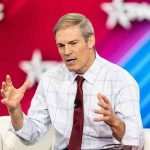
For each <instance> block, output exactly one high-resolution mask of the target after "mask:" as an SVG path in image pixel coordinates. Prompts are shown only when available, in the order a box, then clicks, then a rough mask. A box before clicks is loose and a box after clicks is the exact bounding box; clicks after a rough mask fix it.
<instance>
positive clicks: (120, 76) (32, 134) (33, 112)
mask: <svg viewBox="0 0 150 150" xmlns="http://www.w3.org/2000/svg"><path fill="white" fill-rule="evenodd" d="M76 76H77V74H76V73H75V72H69V71H68V70H67V68H66V66H65V65H64V64H61V65H60V66H57V67H56V68H55V69H53V70H50V71H47V72H46V73H45V74H44V75H43V77H42V79H41V81H40V83H39V85H38V88H37V90H36V93H35V95H34V97H33V99H32V102H31V107H30V109H29V111H28V115H27V116H24V126H23V128H22V129H20V130H18V131H16V132H15V133H16V134H17V135H18V136H20V137H22V138H23V139H24V140H25V141H26V142H27V143H35V142H36V141H37V140H38V139H39V138H40V137H41V136H42V135H43V134H44V133H45V132H46V131H47V130H48V129H49V128H50V127H53V128H54V130H55V133H56V142H55V148H54V149H55V150H57V149H58V150H61V149H64V148H66V147H67V146H68V143H69V138H70V135H71V130H72V123H73V112H74V100H75V95H76V90H77V84H76V82H75V78H76ZM83 77H84V78H85V81H84V82H83V86H82V87H83V101H84V127H83V138H82V149H84V150H85V149H86V150H90V149H91V150H94V149H95V150H96V149H100V148H102V147H103V146H104V145H106V144H112V143H115V142H116V140H114V138H113V136H112V131H111V128H110V127H109V126H108V125H107V124H106V123H105V122H94V121H93V119H94V118H95V117H100V115H98V114H96V113H94V109H96V108H97V109H100V107H99V106H98V104H97V103H98V98H97V93H99V92H100V93H101V94H103V95H105V96H106V97H107V98H108V99H109V101H110V103H111V105H112V108H113V110H114V112H115V113H116V115H117V116H118V117H120V118H121V119H122V120H123V121H124V122H125V126H126V128H125V135H124V137H123V139H122V143H123V144H125V145H134V146H138V145H139V143H140V139H142V138H143V128H142V122H141V115H140V108H139V88H138V85H137V83H136V81H135V80H134V79H133V78H132V77H131V76H130V75H129V73H128V72H127V71H125V70H124V69H122V68H121V67H119V66H117V65H115V64H113V63H110V62H109V61H107V60H105V59H103V58H101V57H100V56H99V55H98V54H96V59H95V61H94V63H93V64H92V66H91V67H90V68H89V69H88V70H87V72H85V73H84V74H83ZM11 130H13V129H11Z"/></svg>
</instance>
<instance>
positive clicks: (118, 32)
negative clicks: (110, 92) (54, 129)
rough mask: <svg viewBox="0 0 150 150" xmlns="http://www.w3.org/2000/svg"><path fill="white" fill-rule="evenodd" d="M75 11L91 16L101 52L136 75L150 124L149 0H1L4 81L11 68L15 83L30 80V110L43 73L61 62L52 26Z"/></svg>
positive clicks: (0, 72) (0, 110)
mask: <svg viewBox="0 0 150 150" xmlns="http://www.w3.org/2000/svg"><path fill="white" fill-rule="evenodd" d="M70 12H78V13H83V14H85V15H86V16H87V17H88V18H90V20H91V21H92V23H93V26H94V28H95V33H96V49H97V52H98V53H99V54H100V55H101V56H102V57H104V58H106V59H108V60H109V61H111V62H113V63H116V64H119V65H120V66H122V67H124V68H125V69H127V70H128V71H129V72H130V73H131V75H133V76H134V78H135V79H136V80H137V82H138V84H139V87H140V92H141V99H140V103H141V114H142V120H143V125H144V127H150V0H130V1H123V0H75V1H70V0H55V1H50V0H44V1H41V0H0V83H1V82H2V81H3V80H4V79H5V75H6V74H10V75H11V77H12V80H13V83H14V85H15V87H19V86H20V85H22V83H23V82H24V80H25V79H26V78H28V79H30V80H31V82H32V84H31V87H30V89H29V90H28V91H27V92H26V94H25V97H24V99H23V100H22V102H21V103H22V109H23V111H24V112H25V113H26V112H27V110H28V108H29V106H30V102H31V98H32V96H33V94H34V92H35V89H36V87H37V83H38V81H39V79H40V77H41V74H42V73H43V72H44V71H45V70H46V69H48V68H49V69H51V68H52V67H54V66H56V65H57V64H58V63H61V59H60V56H59V54H58V51H57V47H56V45H55V38H54V35H53V32H52V30H53V27H54V25H55V23H56V21H57V20H58V18H59V17H60V16H62V15H64V14H65V13H70ZM127 109H128V108H127ZM3 115H8V113H7V109H6V107H5V106H4V105H2V104H0V116H3Z"/></svg>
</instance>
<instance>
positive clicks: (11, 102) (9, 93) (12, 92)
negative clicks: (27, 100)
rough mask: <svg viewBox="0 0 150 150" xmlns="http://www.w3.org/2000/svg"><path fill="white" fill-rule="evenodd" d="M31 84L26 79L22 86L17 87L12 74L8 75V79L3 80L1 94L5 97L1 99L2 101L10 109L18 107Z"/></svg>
mask: <svg viewBox="0 0 150 150" xmlns="http://www.w3.org/2000/svg"><path fill="white" fill-rule="evenodd" d="M29 85H30V82H29V81H25V82H24V84H23V85H22V86H21V87H20V88H18V89H16V88H15V87H14V86H13V83H12V81H11V78H10V76H9V75H6V81H3V82H2V89H1V95H2V97H3V99H2V100H1V102H2V103H3V104H5V105H6V106H7V107H8V109H15V108H17V107H18V106H19V104H20V101H21V99H22V98H23V96H24V93H25V91H26V90H27V88H28V87H29Z"/></svg>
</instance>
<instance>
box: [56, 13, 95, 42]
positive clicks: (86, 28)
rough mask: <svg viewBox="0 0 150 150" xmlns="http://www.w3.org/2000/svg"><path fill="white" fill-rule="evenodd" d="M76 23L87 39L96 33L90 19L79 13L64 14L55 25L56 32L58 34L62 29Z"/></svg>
mask: <svg viewBox="0 0 150 150" xmlns="http://www.w3.org/2000/svg"><path fill="white" fill-rule="evenodd" d="M75 25H79V27H80V30H81V33H82V35H83V37H84V39H85V40H86V41H87V39H88V38H89V37H90V36H91V35H94V28H93V26H92V24H91V22H90V20H89V19H88V18H87V17H86V16H84V15H82V14H79V13H68V14H66V15H64V16H62V17H61V18H60V19H59V20H58V22H57V23H56V25H55V27H54V30H53V31H54V34H55V35H56V33H57V32H58V31H59V30H60V29H64V28H67V27H69V26H75Z"/></svg>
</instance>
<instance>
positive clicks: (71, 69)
mask: <svg viewBox="0 0 150 150" xmlns="http://www.w3.org/2000/svg"><path fill="white" fill-rule="evenodd" d="M67 69H68V70H69V71H70V72H77V70H78V69H75V68H73V67H68V66H67Z"/></svg>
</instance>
